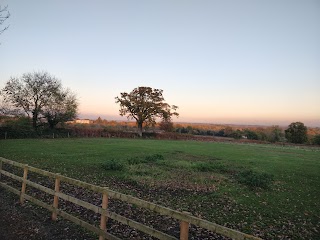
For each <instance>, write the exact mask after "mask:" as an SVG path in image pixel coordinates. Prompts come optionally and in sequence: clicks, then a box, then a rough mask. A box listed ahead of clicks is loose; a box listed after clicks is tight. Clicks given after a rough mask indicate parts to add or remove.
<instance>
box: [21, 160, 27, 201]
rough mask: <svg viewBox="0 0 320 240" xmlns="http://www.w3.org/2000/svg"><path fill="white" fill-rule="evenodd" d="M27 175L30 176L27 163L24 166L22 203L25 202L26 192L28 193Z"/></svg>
mask: <svg viewBox="0 0 320 240" xmlns="http://www.w3.org/2000/svg"><path fill="white" fill-rule="evenodd" d="M27 176H28V164H26V165H25V166H24V168H23V181H22V186H21V193H20V204H21V205H23V204H24V194H25V193H26V187H27V183H26V180H27Z"/></svg>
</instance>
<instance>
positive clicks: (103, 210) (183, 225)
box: [0, 157, 261, 240]
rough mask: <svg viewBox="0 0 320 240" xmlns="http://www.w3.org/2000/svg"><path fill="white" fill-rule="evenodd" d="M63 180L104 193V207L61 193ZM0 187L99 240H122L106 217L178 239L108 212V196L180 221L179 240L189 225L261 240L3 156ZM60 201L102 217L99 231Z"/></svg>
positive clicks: (157, 235)
mask: <svg viewBox="0 0 320 240" xmlns="http://www.w3.org/2000/svg"><path fill="white" fill-rule="evenodd" d="M4 164H8V165H12V166H15V167H18V168H22V169H23V177H19V176H17V175H14V174H13V173H10V172H8V171H5V170H3V166H4ZM29 171H30V172H35V173H38V174H40V175H43V176H46V177H49V178H53V179H55V187H54V190H53V189H50V188H47V187H45V186H42V185H40V184H38V183H35V182H32V181H30V180H28V179H27V177H28V172H29ZM1 175H4V176H6V177H9V178H12V179H14V180H16V181H19V182H22V186H21V190H17V189H16V188H14V187H12V186H10V185H8V184H6V183H4V182H2V180H1ZM61 181H62V182H66V183H69V184H72V185H74V186H78V187H82V188H85V189H88V190H91V191H94V192H97V193H101V194H102V206H101V207H99V206H96V205H94V204H91V203H88V202H86V201H82V200H80V199H77V198H75V197H72V196H70V195H67V194H65V193H62V192H60V182H61ZM27 185H29V186H31V187H33V188H36V189H38V190H40V191H43V192H45V193H47V194H50V195H53V204H52V205H48V204H47V203H44V202H42V201H40V200H38V199H36V198H35V197H32V196H30V195H28V194H26V187H27ZM0 186H1V187H3V188H5V189H7V190H9V191H11V192H13V193H15V194H17V195H19V196H20V203H21V204H23V203H24V200H28V201H30V202H33V203H35V204H37V205H39V206H41V207H43V208H46V209H48V210H49V211H51V212H52V220H56V219H57V216H58V215H60V216H61V217H63V218H65V219H67V220H69V221H72V222H74V223H76V224H78V225H80V226H82V227H84V228H86V229H87V230H89V231H92V232H94V233H96V234H98V235H99V240H103V239H110V240H114V239H120V238H118V237H116V236H114V235H112V234H110V233H108V232H107V226H106V222H107V218H110V219H113V220H115V221H118V222H120V223H122V224H125V225H128V226H130V227H132V228H135V229H137V230H140V231H142V232H144V233H146V234H148V235H150V236H153V237H155V238H158V239H165V240H167V239H170V240H172V239H177V238H175V237H173V236H170V235H168V234H166V233H163V232H161V231H158V230H156V229H154V228H151V227H148V226H146V225H144V224H142V223H139V222H136V221H134V220H131V219H129V218H126V217H124V216H121V215H119V214H116V213H113V212H110V211H108V210H107V208H108V198H109V197H111V198H114V199H118V200H121V201H123V202H126V203H130V204H134V205H136V206H138V207H142V208H145V209H148V210H151V211H153V212H156V213H158V214H160V215H165V216H169V217H171V218H174V219H177V220H179V221H180V240H188V235H189V226H190V224H193V225H196V226H198V227H201V228H204V229H207V230H210V231H212V232H215V233H218V234H220V235H223V236H226V237H230V238H232V239H236V240H245V239H248V240H249V239H250V240H258V239H261V238H258V237H254V236H252V235H248V234H245V233H242V232H239V231H236V230H233V229H230V228H227V227H224V226H221V225H218V224H216V223H212V222H209V221H206V220H203V219H200V218H197V217H194V216H192V215H191V214H189V213H187V212H179V211H176V210H172V209H170V208H167V207H163V206H160V205H157V204H154V203H151V202H147V201H144V200H141V199H139V198H136V197H133V196H130V195H126V194H122V193H119V192H116V191H113V190H110V189H108V188H106V187H100V186H96V185H92V184H89V183H86V182H82V181H79V180H76V179H73V178H69V177H66V176H63V175H60V174H57V173H52V172H49V171H45V170H42V169H38V168H35V167H32V166H29V165H26V164H22V163H18V162H15V161H11V160H8V159H5V158H2V157H0ZM59 199H63V200H65V201H69V202H71V203H74V204H77V205H79V206H81V207H84V208H86V209H89V210H91V211H93V212H95V213H98V214H100V215H101V219H100V228H97V227H96V226H94V225H91V224H89V223H87V222H85V221H84V220H81V219H79V218H77V217H75V216H72V215H71V214H69V213H67V212H65V211H62V210H60V209H59Z"/></svg>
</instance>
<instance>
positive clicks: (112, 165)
mask: <svg viewBox="0 0 320 240" xmlns="http://www.w3.org/2000/svg"><path fill="white" fill-rule="evenodd" d="M102 167H103V168H104V169H105V170H114V171H121V170H123V169H124V168H125V165H124V164H123V163H122V162H120V161H117V160H115V159H111V160H107V161H106V162H105V163H104V164H103V165H102Z"/></svg>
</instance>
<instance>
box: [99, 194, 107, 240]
mask: <svg viewBox="0 0 320 240" xmlns="http://www.w3.org/2000/svg"><path fill="white" fill-rule="evenodd" d="M101 207H102V209H105V210H106V209H107V208H108V194H107V192H104V193H103V194H102V206H101ZM106 225H107V216H105V215H101V221H100V229H101V230H103V231H104V230H106V228H107V226H106ZM104 239H105V238H104V236H101V235H100V236H99V240H104Z"/></svg>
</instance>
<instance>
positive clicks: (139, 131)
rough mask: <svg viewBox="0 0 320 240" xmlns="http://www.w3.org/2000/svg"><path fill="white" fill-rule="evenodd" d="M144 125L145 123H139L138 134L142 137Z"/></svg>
mask: <svg viewBox="0 0 320 240" xmlns="http://www.w3.org/2000/svg"><path fill="white" fill-rule="evenodd" d="M142 124H143V122H138V134H139V136H140V137H142Z"/></svg>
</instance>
